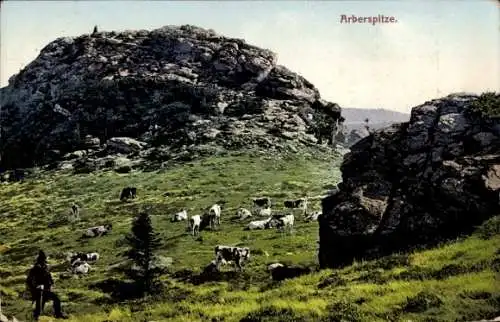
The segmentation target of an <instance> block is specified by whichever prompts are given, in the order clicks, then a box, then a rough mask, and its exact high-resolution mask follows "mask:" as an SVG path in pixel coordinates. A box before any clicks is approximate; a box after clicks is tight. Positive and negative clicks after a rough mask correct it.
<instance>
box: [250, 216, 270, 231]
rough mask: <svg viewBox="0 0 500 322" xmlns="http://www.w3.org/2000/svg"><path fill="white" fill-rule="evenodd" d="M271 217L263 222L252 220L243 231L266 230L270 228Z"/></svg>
mask: <svg viewBox="0 0 500 322" xmlns="http://www.w3.org/2000/svg"><path fill="white" fill-rule="evenodd" d="M271 220H272V217H269V218H267V219H264V220H254V221H251V222H249V223H248V225H247V226H246V227H245V230H255V229H268V228H271V227H272V221H271Z"/></svg>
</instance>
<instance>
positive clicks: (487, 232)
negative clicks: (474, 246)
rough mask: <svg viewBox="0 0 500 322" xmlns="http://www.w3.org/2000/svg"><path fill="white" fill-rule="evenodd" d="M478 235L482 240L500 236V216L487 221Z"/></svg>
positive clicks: (478, 231)
mask: <svg viewBox="0 0 500 322" xmlns="http://www.w3.org/2000/svg"><path fill="white" fill-rule="evenodd" d="M477 234H478V236H479V238H481V239H490V238H492V237H494V236H499V235H500V216H495V217H493V218H490V219H488V220H487V221H485V222H484V223H483V224H482V225H481V226H480V227H479V228H478V229H477Z"/></svg>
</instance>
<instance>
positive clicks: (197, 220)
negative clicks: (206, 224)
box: [189, 215, 201, 236]
mask: <svg viewBox="0 0 500 322" xmlns="http://www.w3.org/2000/svg"><path fill="white" fill-rule="evenodd" d="M200 225H201V216H200V215H194V216H191V218H190V219H189V228H190V229H191V234H192V235H193V236H196V235H199V234H200Z"/></svg>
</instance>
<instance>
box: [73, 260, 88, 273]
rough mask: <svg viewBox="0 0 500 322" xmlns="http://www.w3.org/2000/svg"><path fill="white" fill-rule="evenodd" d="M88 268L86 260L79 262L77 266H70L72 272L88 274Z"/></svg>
mask: <svg viewBox="0 0 500 322" xmlns="http://www.w3.org/2000/svg"><path fill="white" fill-rule="evenodd" d="M90 270H91V266H90V265H89V263H86V262H84V263H81V264H80V265H78V266H73V267H72V271H73V274H88V273H89V271H90Z"/></svg>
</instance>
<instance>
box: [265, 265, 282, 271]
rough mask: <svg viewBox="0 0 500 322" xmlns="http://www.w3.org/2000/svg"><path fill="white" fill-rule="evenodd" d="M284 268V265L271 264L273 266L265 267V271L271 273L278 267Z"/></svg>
mask: <svg viewBox="0 0 500 322" xmlns="http://www.w3.org/2000/svg"><path fill="white" fill-rule="evenodd" d="M284 266H285V265H283V264H281V263H273V264H269V265H267V270H268V271H270V272H271V271H273V270H275V269H276V268H278V267H284Z"/></svg>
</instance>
